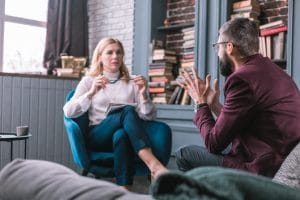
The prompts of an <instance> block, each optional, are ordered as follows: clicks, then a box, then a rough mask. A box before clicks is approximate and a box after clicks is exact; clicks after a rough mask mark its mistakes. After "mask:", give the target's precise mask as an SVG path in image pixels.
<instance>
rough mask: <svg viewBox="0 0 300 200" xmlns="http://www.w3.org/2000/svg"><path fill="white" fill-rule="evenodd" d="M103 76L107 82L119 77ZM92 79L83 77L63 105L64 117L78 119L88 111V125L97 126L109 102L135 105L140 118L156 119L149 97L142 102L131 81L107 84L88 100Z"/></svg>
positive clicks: (117, 75)
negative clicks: (71, 95)
mask: <svg viewBox="0 0 300 200" xmlns="http://www.w3.org/2000/svg"><path fill="white" fill-rule="evenodd" d="M104 76H105V77H107V78H108V79H109V80H115V79H117V77H119V73H104ZM94 79H95V78H94V77H91V76H85V77H83V79H82V80H81V81H80V82H79V84H78V86H77V88H76V91H75V93H74V95H73V97H72V98H71V99H70V101H68V102H67V103H66V104H65V105H64V108H63V110H64V114H65V116H66V117H70V118H74V117H79V116H80V115H82V114H84V113H85V112H86V111H89V120H90V125H97V124H99V123H100V122H101V121H102V120H103V119H105V117H106V114H105V111H106V109H107V107H108V104H109V103H110V102H113V103H137V107H136V111H137V113H138V115H139V117H140V118H142V119H144V120H153V119H154V118H155V117H156V108H155V106H154V104H153V103H152V101H151V99H150V98H149V95H148V98H147V99H146V100H144V99H143V97H142V96H141V95H140V94H139V92H138V87H137V86H136V85H135V83H134V82H133V81H132V80H130V81H129V82H128V83H126V82H125V81H124V80H118V81H117V82H115V83H112V84H109V83H108V84H106V87H105V88H104V89H100V90H99V91H98V92H97V93H96V94H95V95H94V96H93V97H92V98H91V99H89V98H88V97H87V92H88V91H89V90H90V88H91V87H92V83H93V80H94Z"/></svg>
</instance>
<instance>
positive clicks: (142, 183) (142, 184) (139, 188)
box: [104, 157, 177, 194]
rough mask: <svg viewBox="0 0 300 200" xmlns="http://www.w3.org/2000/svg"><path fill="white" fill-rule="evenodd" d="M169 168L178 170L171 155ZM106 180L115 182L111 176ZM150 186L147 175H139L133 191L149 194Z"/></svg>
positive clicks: (135, 179) (135, 178)
mask: <svg viewBox="0 0 300 200" xmlns="http://www.w3.org/2000/svg"><path fill="white" fill-rule="evenodd" d="M167 168H168V169H169V170H177V167H176V163H175V161H174V158H173V157H171V159H170V161H169V163H168V165H167ZM104 180H106V181H109V182H113V183H114V182H115V181H114V179H110V178H107V179H104ZM150 187H151V183H150V181H149V180H148V178H147V177H144V176H137V177H134V184H133V187H132V189H131V191H132V192H135V193H139V194H149V192H150Z"/></svg>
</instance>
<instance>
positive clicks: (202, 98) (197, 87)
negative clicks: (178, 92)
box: [178, 68, 222, 116]
mask: <svg viewBox="0 0 300 200" xmlns="http://www.w3.org/2000/svg"><path fill="white" fill-rule="evenodd" d="M182 78H183V80H182V81H178V84H179V85H180V86H181V87H183V88H184V89H185V90H187V91H188V93H189V95H190V96H191V98H192V99H193V100H194V102H195V103H196V104H200V103H207V104H208V105H209V107H210V108H211V110H212V111H213V112H214V113H215V114H216V115H217V116H218V115H219V113H220V110H221V108H222V105H221V103H220V101H219V97H220V89H219V82H218V80H217V79H215V80H214V83H213V89H212V88H211V87H210V80H211V75H209V74H208V75H207V76H206V78H205V80H202V79H201V78H200V77H199V76H198V75H197V73H196V71H195V69H194V68H192V75H191V74H190V73H189V72H187V71H186V70H183V72H182Z"/></svg>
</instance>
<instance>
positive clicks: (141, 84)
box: [133, 75, 148, 99]
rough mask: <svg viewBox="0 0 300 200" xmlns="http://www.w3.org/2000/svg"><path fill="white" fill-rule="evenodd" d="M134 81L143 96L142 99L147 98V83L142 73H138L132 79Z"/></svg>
mask: <svg viewBox="0 0 300 200" xmlns="http://www.w3.org/2000/svg"><path fill="white" fill-rule="evenodd" d="M133 81H134V83H135V84H136V85H137V86H138V90H139V93H140V94H141V95H142V96H143V98H144V99H147V88H148V84H147V81H146V79H145V77H143V76H142V75H138V76H136V77H135V78H134V79H133Z"/></svg>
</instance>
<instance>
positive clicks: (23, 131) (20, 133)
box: [16, 126, 29, 136]
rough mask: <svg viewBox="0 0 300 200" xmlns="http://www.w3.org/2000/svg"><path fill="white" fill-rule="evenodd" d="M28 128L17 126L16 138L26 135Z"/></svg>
mask: <svg viewBox="0 0 300 200" xmlns="http://www.w3.org/2000/svg"><path fill="white" fill-rule="evenodd" d="M28 131H29V127H28V126H17V128H16V132H17V136H24V135H28Z"/></svg>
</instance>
